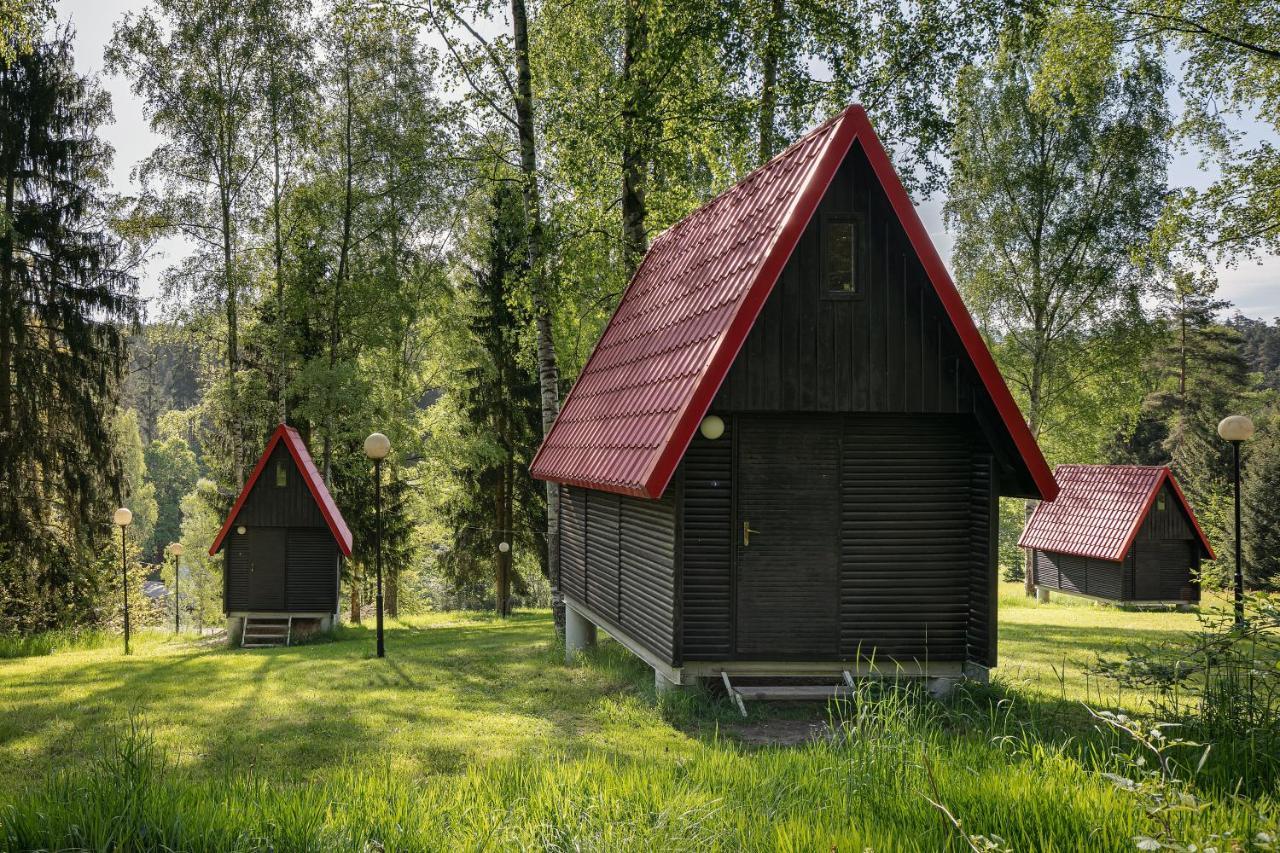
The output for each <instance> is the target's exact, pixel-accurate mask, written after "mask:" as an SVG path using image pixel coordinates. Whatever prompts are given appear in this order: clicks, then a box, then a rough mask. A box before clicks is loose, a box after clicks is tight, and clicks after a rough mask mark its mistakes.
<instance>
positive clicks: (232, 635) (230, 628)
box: [227, 616, 244, 646]
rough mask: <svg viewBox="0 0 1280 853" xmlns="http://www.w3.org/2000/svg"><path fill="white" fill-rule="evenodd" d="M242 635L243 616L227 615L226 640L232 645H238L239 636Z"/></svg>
mask: <svg viewBox="0 0 1280 853" xmlns="http://www.w3.org/2000/svg"><path fill="white" fill-rule="evenodd" d="M243 636H244V617H243V616H228V617H227V642H228V643H230V644H231V645H233V646H238V645H240V638H241V637H243Z"/></svg>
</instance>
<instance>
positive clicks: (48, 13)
mask: <svg viewBox="0 0 1280 853" xmlns="http://www.w3.org/2000/svg"><path fill="white" fill-rule="evenodd" d="M52 16H53V6H52V3H51V0H0V62H4V63H12V62H14V61H15V60H16V59H18V57H19V56H20V55H22V54H25V53H30V52H31V51H32V50H34V49H35V46H36V43H37V42H38V41H39V40H40V30H41V28H42V27H43V26H44V25H45V23H46V22H47V21H48V19H49V18H51V17H52Z"/></svg>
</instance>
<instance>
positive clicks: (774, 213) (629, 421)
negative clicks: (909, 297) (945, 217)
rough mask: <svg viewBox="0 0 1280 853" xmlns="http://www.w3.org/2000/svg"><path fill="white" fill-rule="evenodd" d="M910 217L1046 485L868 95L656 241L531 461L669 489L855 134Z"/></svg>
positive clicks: (964, 337)
mask: <svg viewBox="0 0 1280 853" xmlns="http://www.w3.org/2000/svg"><path fill="white" fill-rule="evenodd" d="M855 140H857V141H858V142H859V143H860V144H861V145H862V147H863V150H864V151H865V153H866V155H867V159H868V160H869V161H870V162H871V165H872V169H873V170H874V171H875V173H876V176H877V177H878V178H879V180H880V183H881V186H882V187H883V189H884V192H885V194H886V195H887V196H888V198H889V201H890V203H891V205H892V207H893V209H894V212H895V213H896V214H897V216H898V218H899V220H900V221H901V222H902V225H903V227H904V229H905V230H906V232H907V235H908V237H909V238H910V240H911V243H912V246H913V247H914V249H915V251H916V253H917V255H919V257H920V261H921V263H922V264H923V266H924V269H925V272H926V274H927V275H928V277H929V279H930V281H931V282H932V283H933V286H934V289H935V290H936V291H937V293H938V296H939V297H940V299H941V301H942V304H943V306H944V308H945V309H946V312H947V315H948V316H949V318H950V320H951V322H952V324H953V325H954V326H955V328H956V331H957V333H958V334H959V337H960V339H961V341H962V342H963V343H964V346H965V349H966V350H967V351H968V353H969V356H970V358H971V359H972V361H973V364H974V367H975V368H976V370H977V372H978V375H979V376H981V377H982V381H983V383H984V384H985V386H986V388H987V391H988V393H989V394H990V396H991V399H992V402H993V403H994V404H995V407H996V410H997V411H998V412H999V414H1000V417H1001V420H1002V421H1003V422H1004V425H1005V428H1006V429H1007V430H1008V432H1009V434H1010V436H1011V437H1012V439H1013V441H1014V444H1015V446H1016V447H1017V448H1018V451H1019V454H1020V456H1021V458H1022V461H1023V462H1024V464H1025V465H1026V466H1027V469H1028V470H1029V472H1030V473H1031V477H1032V479H1033V481H1034V482H1035V484H1036V487H1037V489H1038V490H1039V492H1040V495H1041V497H1043V498H1045V499H1052V498H1053V496H1054V495H1055V494H1056V493H1057V486H1056V485H1055V484H1054V481H1053V475H1052V474H1051V473H1050V471H1049V467H1048V465H1047V464H1045V461H1044V457H1043V456H1042V455H1041V453H1040V448H1039V447H1038V446H1037V445H1036V442H1035V439H1034V438H1033V437H1032V436H1031V432H1030V431H1029V430H1028V429H1027V426H1026V422H1025V421H1024V420H1023V419H1022V415H1021V413H1020V412H1019V411H1018V406H1017V404H1016V403H1015V402H1014V400H1013V397H1012V396H1011V395H1010V394H1009V389H1008V388H1007V387H1006V386H1005V384H1004V379H1003V378H1002V377H1001V376H1000V372H999V370H998V369H997V368H996V365H995V362H994V361H993V360H992V358H991V353H990V352H989V351H988V350H987V347H986V344H985V343H984V342H983V340H982V337H981V335H979V333H978V330H977V327H976V326H974V324H973V319H972V318H971V317H970V316H969V312H968V310H967V309H966V308H965V306H964V302H963V300H962V299H961V298H960V295H959V293H958V292H957V291H956V289H955V285H954V284H952V282H951V277H950V276H949V275H948V274H947V271H946V267H945V266H944V265H943V263H942V259H941V258H940V257H939V256H938V253H937V251H936V250H935V249H934V247H933V244H932V242H931V241H930V240H929V236H928V233H927V232H926V231H925V229H924V226H923V224H922V223H921V222H920V218H919V216H918V215H917V214H916V210H915V207H914V206H913V205H912V203H911V200H910V199H909V198H908V197H907V194H906V191H905V190H904V189H903V187H902V183H901V181H899V180H898V176H897V173H895V172H894V171H893V166H892V165H891V164H890V163H889V158H888V155H887V154H886V153H885V151H884V148H883V147H882V146H881V144H880V140H879V139H878V138H877V137H876V134H875V131H873V130H872V129H871V124H870V122H869V121H868V120H867V114H866V112H865V111H864V110H863V109H862V107H860V106H857V105H854V106H851V107H849V108H847V109H846V110H844V111H843V112H841V113H840V114H839V115H837V116H835V117H834V118H832V119H830V120H828V121H827V122H825V123H823V124H822V125H820V126H819V127H817V128H816V129H814V130H813V131H811V132H810V133H809V134H808V135H806V136H805V137H803V138H802V139H800V140H799V141H797V142H796V143H795V144H793V145H792V146H791V147H789V148H788V149H787V150H785V151H783V152H782V153H781V154H779V155H778V156H777V157H774V158H773V159H772V160H770V161H769V162H768V163H766V164H765V165H764V166H761V167H760V168H759V169H756V170H755V171H754V172H752V173H751V174H750V175H748V176H747V177H746V178H745V179H743V180H742V181H741V182H740V183H738V184H736V185H734V186H733V187H731V188H730V189H728V190H727V191H725V192H724V193H723V194H721V195H720V196H718V197H716V198H715V199H713V200H712V201H711V202H709V203H708V204H706V205H704V206H703V207H701V208H699V209H698V210H696V211H694V212H693V213H691V214H690V215H689V216H687V217H685V218H684V219H683V220H681V221H680V222H679V223H678V224H676V225H675V226H673V227H672V228H670V229H668V230H667V231H666V232H664V233H662V234H660V235H659V236H658V237H657V238H656V239H654V241H653V245H652V246H651V247H650V249H649V252H648V254H646V255H645V258H644V261H643V262H642V263H641V264H640V268H639V269H638V270H636V274H635V276H634V277H633V278H632V279H631V283H630V284H629V285H628V287H627V290H626V292H625V293H624V294H623V297H622V302H621V303H620V304H619V305H618V309H617V310H616V311H615V312H614V315H613V317H612V319H610V320H609V324H608V325H607V326H606V327H605V330H604V334H603V335H602V336H601V338H600V341H599V343H597V344H596V348H595V350H594V351H593V352H592V354H591V357H590V358H589V359H588V360H587V364H586V366H585V367H584V368H583V370H582V374H581V376H580V377H579V378H578V382H577V384H576V385H574V387H573V390H572V392H571V393H570V394H569V397H568V399H566V400H565V404H564V408H563V409H562V410H561V412H560V416H559V417H558V418H556V422H555V425H554V426H553V427H552V429H551V433H550V434H549V435H548V436H547V438H546V440H545V441H544V442H543V443H542V447H541V448H540V449H539V450H538V454H537V456H536V457H534V460H533V464H532V466H531V470H532V473H533V475H534V476H535V477H537V478H539V479H543V480H551V481H554V482H559V483H565V484H568V485H575V486H584V487H587V488H592V489H600V490H603V491H610V492H618V493H620V494H628V495H635V496H638V497H646V498H658V497H661V495H662V493H663V491H665V490H666V487H667V483H668V482H670V480H671V476H672V474H674V473H675V469H676V466H677V465H678V464H679V463H680V459H681V458H682V457H683V456H684V452H685V449H686V448H687V447H688V445H689V441H690V439H692V438H693V433H694V431H695V430H696V429H697V427H698V423H699V422H700V421H701V420H702V418H703V417H704V416H705V415H706V412H707V409H708V407H709V406H710V405H711V401H712V399H713V398H714V397H715V394H716V391H717V390H719V388H720V384H721V382H723V381H724V378H725V375H726V374H727V373H728V371H729V368H730V366H732V364H733V360H734V358H735V357H736V356H737V354H738V350H739V349H740V348H741V347H742V344H743V342H744V341H745V340H746V338H747V333H748V332H750V331H751V327H752V325H754V323H755V320H756V317H757V316H758V314H759V313H760V309H761V308H762V307H763V306H764V303H765V300H766V299H767V298H768V296H769V293H770V292H771V291H772V290H773V285H774V283H775V282H776V281H777V279H778V276H779V274H780V273H781V272H782V269H783V267H784V266H785V265H786V263H787V260H788V259H789V258H790V256H791V252H792V251H793V250H794V248H795V245H796V242H797V241H798V240H799V239H800V236H801V234H802V233H803V231H804V229H805V227H806V226H807V225H808V224H809V220H810V219H811V218H812V216H813V213H814V211H815V210H816V209H817V206H818V203H819V202H820V201H821V200H822V196H823V195H824V194H825V193H826V190H827V186H828V185H829V184H830V182H831V179H832V178H833V177H834V176H835V173H836V170H837V169H838V168H839V166H840V164H841V162H843V160H844V157H845V155H846V154H847V153H848V151H849V149H850V147H851V146H852V145H853V143H854V141H855Z"/></svg>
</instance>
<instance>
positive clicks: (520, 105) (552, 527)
mask: <svg viewBox="0 0 1280 853" xmlns="http://www.w3.org/2000/svg"><path fill="white" fill-rule="evenodd" d="M511 35H512V41H513V47H514V48H515V57H516V99H515V101H516V104H515V106H516V122H517V124H518V128H517V129H518V131H519V135H520V173H521V176H522V178H523V183H522V196H523V200H524V215H525V232H526V235H527V239H528V251H527V265H528V269H527V274H528V276H529V282H530V290H531V291H532V293H533V311H534V323H535V327H536V329H537V346H538V386H539V389H540V390H541V394H542V434H543V435H544V436H546V435H547V434H548V433H550V432H551V426H552V424H554V423H555V419H556V415H557V414H559V412H560V369H559V365H558V363H557V361H556V349H555V339H554V337H553V335H552V326H551V300H550V291H551V286H550V276H548V275H547V273H546V270H545V269H544V268H543V251H542V249H543V246H542V236H543V235H542V203H541V200H540V196H539V192H538V156H537V150H538V149H537V144H536V140H537V137H536V132H537V131H536V128H535V126H534V121H533V73H532V70H531V68H530V65H529V17H528V10H527V9H526V7H525V0H511ZM546 489H547V580H548V581H549V582H550V584H551V612H552V618H553V620H554V622H555V630H556V636H557V637H559V638H561V639H563V638H564V599H563V597H562V595H561V592H560V548H559V542H560V487H559V486H558V485H557V484H555V483H551V482H548V483H547V484H546Z"/></svg>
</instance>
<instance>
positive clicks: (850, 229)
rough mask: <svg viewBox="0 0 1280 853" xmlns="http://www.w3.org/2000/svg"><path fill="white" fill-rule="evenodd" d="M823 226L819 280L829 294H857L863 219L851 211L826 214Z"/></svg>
mask: <svg viewBox="0 0 1280 853" xmlns="http://www.w3.org/2000/svg"><path fill="white" fill-rule="evenodd" d="M824 225H825V227H824V228H823V229H822V280H823V284H824V286H825V290H826V292H827V295H828V296H832V297H842V296H843V297H850V296H857V295H859V294H860V293H861V291H862V281H861V279H862V276H861V264H860V261H861V258H860V255H861V252H860V251H859V247H860V245H861V242H862V233H861V232H862V222H861V221H860V219H859V218H858V217H857V216H854V215H852V214H843V215H832V216H828V217H827V218H826V220H825V223H824Z"/></svg>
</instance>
